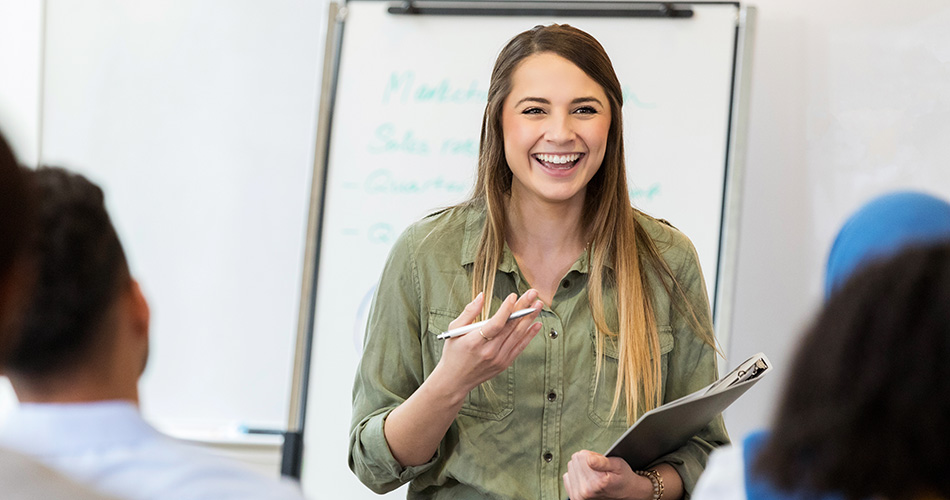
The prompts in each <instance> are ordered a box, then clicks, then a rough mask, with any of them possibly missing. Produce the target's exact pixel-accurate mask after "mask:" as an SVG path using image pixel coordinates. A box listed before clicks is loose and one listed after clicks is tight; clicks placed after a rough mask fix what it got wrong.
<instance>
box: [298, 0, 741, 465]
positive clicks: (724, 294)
mask: <svg viewBox="0 0 950 500" xmlns="http://www.w3.org/2000/svg"><path fill="white" fill-rule="evenodd" d="M343 1H345V2H347V3H349V2H352V1H360V2H365V1H374V2H380V3H382V2H384V1H385V0H343ZM440 3H443V4H450V3H452V2H440ZM460 3H461V2H460ZM468 3H471V2H468ZM491 3H493V4H499V3H507V2H491ZM510 3H512V4H516V3H520V4H525V3H538V4H541V3H544V4H547V5H549V6H550V5H551V4H555V5H557V4H561V5H571V6H575V7H576V6H577V5H578V4H579V3H585V2H577V1H573V2H572V1H552V2H510ZM590 3H591V4H593V2H590ZM597 3H598V4H600V5H601V6H603V5H610V4H613V5H620V4H624V5H630V4H642V5H652V6H655V5H658V4H659V3H658V2H627V1H623V2H597ZM677 4H678V5H710V4H713V5H735V6H736V7H737V9H738V16H737V19H736V34H735V45H734V47H735V49H734V53H733V67H732V75H733V81H732V96H731V101H730V107H729V126H728V130H729V133H728V137H727V139H726V141H727V142H726V158H725V162H726V166H725V175H724V179H723V181H724V186H723V204H722V217H721V226H720V227H721V230H720V240H719V259H718V267H717V272H716V286H715V288H714V289H715V295H714V297H713V298H712V299H713V304H712V312H713V324H714V328H715V332H716V336H717V339H718V342H719V345H720V348H721V349H722V352H723V355H724V356H725V353H727V352H728V347H729V339H730V337H731V335H730V329H731V327H732V317H733V313H732V306H733V303H734V296H735V279H736V261H737V259H736V257H737V249H738V242H739V215H740V209H741V199H742V181H743V178H744V172H745V150H746V142H747V130H748V115H749V113H748V111H749V90H750V86H751V69H752V66H751V61H752V49H753V37H754V34H755V29H754V28H755V19H756V12H757V11H756V9H755V7H753V6H748V5H743V4H741V3H740V2H721V1H710V2H702V1H699V2H677ZM513 7H514V5H513ZM551 8H553V7H551ZM346 15H347V8H346V6H345V5H341V4H339V3H336V2H332V1H331V3H330V6H329V16H328V27H327V42H326V55H325V58H324V68H323V70H324V71H323V82H322V89H321V97H320V109H319V113H318V122H317V135H316V145H315V148H316V151H315V153H316V154H315V155H314V169H313V184H312V186H311V195H310V213H309V214H308V218H307V240H306V242H307V243H306V250H305V254H304V255H305V257H304V258H305V262H304V272H303V276H302V279H301V293H300V313H299V316H298V328H297V341H296V346H297V351H296V353H295V357H294V367H293V380H292V384H293V386H292V390H291V396H290V413H289V417H288V420H289V421H288V429H287V432H286V434H285V441H284V449H283V458H282V466H281V474H283V475H285V476H289V477H293V478H297V479H299V478H300V475H301V462H302V459H303V456H302V455H303V433H304V430H305V423H306V409H307V396H308V387H307V386H308V381H309V374H310V362H311V359H312V352H311V350H312V349H313V338H314V337H313V335H314V331H313V329H314V323H315V319H316V293H317V283H318V277H319V270H320V262H319V255H320V243H321V237H322V223H323V215H324V200H325V194H326V183H325V182H324V181H325V179H326V177H327V173H328V170H329V152H330V132H331V130H332V127H333V107H334V102H335V101H336V91H337V81H338V77H339V68H340V60H341V55H342V41H343V31H344V25H345V20H346ZM423 15H424V14H423ZM728 364H729V363H728V360H727V359H726V360H724V362H723V363H721V364H720V369H722V368H723V367H727V366H728ZM288 438H290V439H288Z"/></svg>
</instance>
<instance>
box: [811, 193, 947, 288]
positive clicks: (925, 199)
mask: <svg viewBox="0 0 950 500" xmlns="http://www.w3.org/2000/svg"><path fill="white" fill-rule="evenodd" d="M936 241H950V203H947V202H946V201H944V200H941V199H939V198H936V197H934V196H931V195H928V194H924V193H919V192H913V191H902V192H895V193H888V194H885V195H883V196H879V197H877V198H875V199H873V200H871V201H870V202H868V203H867V204H866V205H864V206H863V207H861V209H859V210H858V211H857V212H855V213H854V215H852V216H851V217H850V218H849V219H848V220H847V222H845V224H844V226H843V227H842V228H841V231H840V232H839V233H838V236H837V237H836V238H835V242H834V244H833V245H832V247H831V252H830V253H829V255H828V268H827V273H826V276H825V298H828V297H830V296H831V294H832V293H833V292H834V291H835V290H837V289H838V288H839V287H840V286H841V285H842V284H844V282H845V281H847V279H848V276H850V275H851V274H852V273H853V272H854V271H855V270H857V269H859V268H861V267H862V266H863V265H866V264H867V263H869V262H873V261H874V260H875V259H880V258H886V257H888V256H890V255H893V254H895V253H897V252H899V251H900V250H901V249H903V248H904V247H906V246H909V245H915V244H925V243H930V242H936Z"/></svg>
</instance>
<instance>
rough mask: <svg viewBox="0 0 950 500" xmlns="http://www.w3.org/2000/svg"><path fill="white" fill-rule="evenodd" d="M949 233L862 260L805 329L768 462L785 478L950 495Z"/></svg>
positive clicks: (873, 492)
mask: <svg viewBox="0 0 950 500" xmlns="http://www.w3.org/2000/svg"><path fill="white" fill-rule="evenodd" d="M948 359H950V244H947V243H943V244H936V245H930V246H914V247H908V248H907V249H905V250H904V251H902V252H900V253H898V254H896V255H895V256H893V257H892V258H890V259H885V260H877V261H875V262H872V263H870V264H868V265H865V266H862V268H861V269H860V270H859V271H858V272H857V273H856V274H855V275H854V276H853V277H852V278H851V279H850V280H848V281H847V282H846V283H845V284H843V285H841V288H840V290H839V291H838V292H836V293H835V294H833V295H832V297H831V299H830V300H829V301H828V302H827V304H826V305H825V307H824V309H823V310H822V311H821V313H820V314H819V315H818V317H817V319H816V320H815V322H814V323H813V325H812V326H811V328H810V329H809V331H808V332H807V334H806V336H805V337H804V338H803V340H802V343H801V345H800V347H799V349H798V351H797V353H796V355H795V357H794V360H793V363H792V365H791V370H790V373H789V377H788V378H787V381H788V382H787V384H786V388H785V391H784V394H783V397H782V399H781V402H780V406H779V408H778V413H777V418H776V420H775V425H774V428H773V432H772V438H771V439H769V441H768V443H767V444H766V445H765V448H764V449H763V452H762V454H761V455H760V456H759V457H758V460H757V463H758V467H759V470H760V471H762V472H764V473H765V474H766V475H767V476H768V477H769V478H771V479H772V480H773V481H774V482H775V484H776V485H777V486H779V487H782V488H784V489H796V488H805V489H808V490H812V491H815V490H818V491H836V492H840V493H843V494H844V495H845V496H846V497H849V498H871V497H878V498H889V499H900V498H921V497H922V495H925V494H936V495H937V496H938V497H941V498H950V476H948V475H947V471H948V470H950V454H947V452H946V446H947V443H950V427H948V426H947V419H948V417H950V362H948V361H947V360H948Z"/></svg>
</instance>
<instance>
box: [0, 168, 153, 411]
mask: <svg viewBox="0 0 950 500" xmlns="http://www.w3.org/2000/svg"><path fill="white" fill-rule="evenodd" d="M31 178H32V180H33V184H34V185H35V186H36V194H37V208H38V217H37V219H38V220H37V228H36V231H35V235H34V237H33V238H32V245H31V248H30V253H31V256H32V257H33V258H34V259H35V261H36V263H37V267H38V277H37V280H36V285H35V289H34V291H33V294H32V297H31V299H30V304H29V306H28V308H27V313H26V317H25V319H24V324H23V330H22V335H21V339H20V342H19V343H18V345H17V347H16V349H15V350H14V352H13V355H12V356H11V357H10V362H9V371H10V378H11V380H12V381H13V382H14V387H15V388H16V387H17V383H18V382H19V383H21V384H28V385H31V386H33V387H41V386H43V385H44V384H47V383H49V382H51V381H54V380H57V379H62V378H63V377H74V376H75V374H76V373H78V372H84V371H89V370H92V371H96V370H100V369H101V370H109V369H111V368H112V357H113V356H115V357H117V358H121V357H123V356H124V357H125V358H129V357H133V358H136V357H140V358H142V359H135V360H133V361H134V363H135V364H142V367H139V368H138V370H139V373H140V372H141V368H144V356H143V355H141V354H138V353H134V352H124V353H118V355H116V352H115V351H116V349H117V347H118V346H120V345H121V341H122V338H121V336H120V332H123V331H128V330H131V329H135V328H141V327H143V325H140V323H142V322H143V321H144V323H145V325H144V328H146V329H147V321H148V314H147V307H145V306H144V299H141V295H140V293H139V291H138V287H137V285H136V284H135V282H134V281H133V280H132V278H131V276H130V275H129V268H128V264H127V263H126V258H125V253H124V252H123V250H122V245H121V244H120V243H119V238H118V236H117V235H116V231H115V228H114V227H113V226H112V222H111V220H110V219H109V215H108V213H106V208H105V204H104V198H103V193H102V190H101V189H99V187H98V186H96V185H95V184H93V183H92V182H90V181H89V180H87V179H86V178H85V177H83V176H81V175H78V174H74V173H71V172H68V171H66V170H64V169H60V168H48V167H44V168H40V169H38V170H37V171H35V172H33V173H32V175H31ZM140 300H141V302H142V303H141V304H137V302H138V301H140ZM141 307H144V309H143V310H139V308H141ZM143 313H144V316H142V314H143ZM110 374H111V373H110ZM134 376H135V378H136V379H137V376H138V374H135V375H134ZM18 393H19V390H18Z"/></svg>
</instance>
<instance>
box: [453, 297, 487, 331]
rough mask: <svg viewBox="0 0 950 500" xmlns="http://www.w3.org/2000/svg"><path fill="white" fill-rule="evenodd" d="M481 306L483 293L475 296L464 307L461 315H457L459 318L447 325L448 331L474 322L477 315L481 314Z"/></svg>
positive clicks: (483, 302)
mask: <svg viewBox="0 0 950 500" xmlns="http://www.w3.org/2000/svg"><path fill="white" fill-rule="evenodd" d="M483 305H485V293H484V292H478V295H476V296H475V298H474V299H473V300H472V301H471V302H469V303H468V304H467V305H466V306H465V309H463V310H462V314H459V317H457V318H455V319H454V320H452V322H451V323H449V329H452V328H458V327H460V326H465V325H468V324H470V323H471V322H473V321H475V318H477V317H478V314H479V313H480V312H482V306H483Z"/></svg>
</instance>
